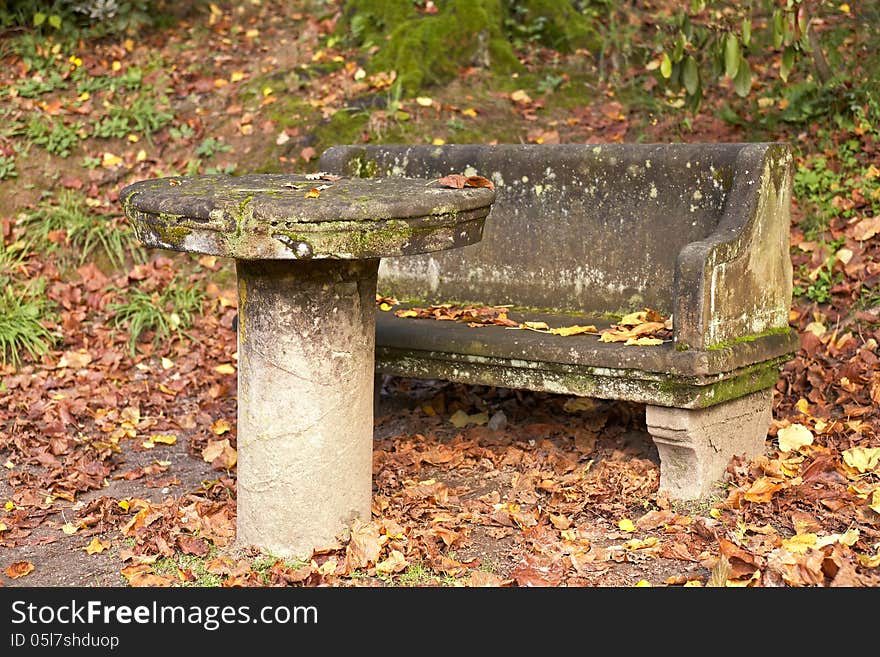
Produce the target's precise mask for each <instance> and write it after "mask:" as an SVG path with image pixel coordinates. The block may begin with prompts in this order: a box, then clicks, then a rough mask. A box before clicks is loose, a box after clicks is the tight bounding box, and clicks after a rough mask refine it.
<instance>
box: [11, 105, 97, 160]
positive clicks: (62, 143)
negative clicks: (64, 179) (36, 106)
mask: <svg viewBox="0 0 880 657" xmlns="http://www.w3.org/2000/svg"><path fill="white" fill-rule="evenodd" d="M82 130H83V126H82V123H80V122H79V121H77V122H76V123H74V124H73V125H68V124H66V123H65V122H64V121H63V120H62V119H60V118H55V119H53V118H50V117H48V116H46V117H43V116H39V115H37V116H34V117H33V118H32V119H31V120H30V121H29V122H28V124H27V127H26V128H25V136H26V137H27V138H28V139H29V140H30V141H31V142H32V143H34V144H36V145H38V146H42V147H43V148H45V149H46V150H47V151H49V152H50V153H52V154H54V155H59V156H60V157H67V156H68V155H70V153H71V150H72V149H73V148H74V147H76V145H77V144H78V143H79V140H80V134H81V131H82Z"/></svg>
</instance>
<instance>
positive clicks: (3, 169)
mask: <svg viewBox="0 0 880 657" xmlns="http://www.w3.org/2000/svg"><path fill="white" fill-rule="evenodd" d="M17 177H18V170H17V169H16V168H15V157H13V156H12V155H2V154H0V180H6V179H7V178H17Z"/></svg>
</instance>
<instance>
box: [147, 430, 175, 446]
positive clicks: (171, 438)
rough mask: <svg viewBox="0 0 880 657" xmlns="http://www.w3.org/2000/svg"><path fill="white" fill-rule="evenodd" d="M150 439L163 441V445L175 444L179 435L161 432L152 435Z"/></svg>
mask: <svg viewBox="0 0 880 657" xmlns="http://www.w3.org/2000/svg"><path fill="white" fill-rule="evenodd" d="M150 440H151V441H153V442H154V443H161V444H163V445H173V444H174V443H176V442H177V436H175V435H174V434H170V433H160V434H156V435H155V436H150Z"/></svg>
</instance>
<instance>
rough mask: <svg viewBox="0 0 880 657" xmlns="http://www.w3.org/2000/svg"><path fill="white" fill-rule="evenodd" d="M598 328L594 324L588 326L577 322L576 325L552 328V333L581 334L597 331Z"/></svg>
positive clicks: (564, 334) (563, 334)
mask: <svg viewBox="0 0 880 657" xmlns="http://www.w3.org/2000/svg"><path fill="white" fill-rule="evenodd" d="M597 332H598V331H597V329H596V327H595V326H593V325H592V324H590V325H588V326H579V325H577V324H575V325H574V326H562V327H560V328H552V329H550V333H552V334H553V335H562V336H569V335H580V334H581V333H597Z"/></svg>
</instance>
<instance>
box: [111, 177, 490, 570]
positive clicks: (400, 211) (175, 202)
mask: <svg viewBox="0 0 880 657" xmlns="http://www.w3.org/2000/svg"><path fill="white" fill-rule="evenodd" d="M120 198H121V200H122V203H123V207H124V209H125V213H126V216H127V217H128V218H129V220H130V221H131V223H132V225H133V226H134V228H135V230H136V232H137V235H138V237H139V238H140V240H141V241H142V242H143V243H144V245H146V246H148V247H156V248H165V249H173V250H177V251H189V252H195V253H207V254H212V255H218V256H226V257H231V258H235V259H236V272H237V277H238V290H239V321H238V354H239V369H238V444H237V446H238V527H237V541H238V542H239V544H242V545H256V546H258V547H260V548H262V549H264V550H267V551H268V552H270V553H271V554H274V555H277V556H282V557H297V558H301V559H307V558H309V557H310V556H311V554H312V552H313V551H314V550H321V549H326V548H331V547H334V546H335V545H336V544H337V536H339V535H340V534H342V533H344V532H345V530H346V529H347V528H348V527H349V526H350V525H351V523H352V521H353V520H354V519H355V518H360V519H362V520H367V519H369V517H370V497H371V492H372V458H371V457H372V441H373V381H374V371H375V365H374V346H375V308H376V306H375V295H376V279H377V272H378V268H379V258H380V257H382V256H389V255H401V254H409V253H424V252H428V251H436V250H440V249H448V248H452V247H456V246H460V245H464V244H471V243H473V242H475V241H478V240H479V239H480V238H481V236H482V229H483V223H484V220H485V217H486V215H487V214H488V213H489V208H490V206H491V204H492V202H493V201H494V199H495V192H494V190H490V189H485V188H467V189H449V188H444V187H439V186H437V185H436V183H435V182H434V181H426V180H414V179H404V178H395V179H393V180H384V181H383V180H360V179H355V180H347V179H341V180H340V179H337V180H332V179H329V178H323V179H322V178H320V177H318V178H314V177H308V178H307V177H305V176H295V175H259V174H257V175H247V176H240V177H232V176H224V175H215V176H193V177H181V178H161V179H154V180H143V181H140V182H136V183H134V184H132V185H129V186H128V187H126V188H125V189H123V190H122V192H121V194H120Z"/></svg>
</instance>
